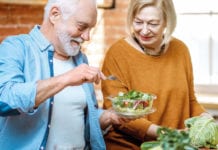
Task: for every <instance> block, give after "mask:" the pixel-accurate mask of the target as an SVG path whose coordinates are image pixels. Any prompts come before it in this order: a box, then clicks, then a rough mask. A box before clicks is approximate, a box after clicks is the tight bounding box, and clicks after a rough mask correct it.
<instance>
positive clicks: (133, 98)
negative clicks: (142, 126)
mask: <svg viewBox="0 0 218 150" xmlns="http://www.w3.org/2000/svg"><path fill="white" fill-rule="evenodd" d="M156 98H157V97H156V95H154V94H150V93H143V92H140V91H136V90H132V91H129V92H127V93H123V92H119V93H118V96H116V97H109V99H110V100H111V101H112V107H113V109H114V111H115V112H116V113H117V114H118V115H121V116H123V117H128V118H140V117H143V116H145V115H147V114H150V113H153V112H155V111H156V109H155V108H153V101H154V100H155V99H156Z"/></svg>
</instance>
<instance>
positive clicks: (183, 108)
mask: <svg viewBox="0 0 218 150" xmlns="http://www.w3.org/2000/svg"><path fill="white" fill-rule="evenodd" d="M175 26H176V13H175V9H174V5H173V2H172V0H130V3H129V8H128V16H127V29H128V32H129V36H128V37H126V38H122V39H120V40H119V41H117V42H116V43H115V44H114V45H112V46H111V47H110V48H109V50H108V52H107V54H106V57H105V60H104V63H103V68H102V70H103V73H104V74H105V75H110V74H113V75H115V76H117V77H118V78H119V80H121V81H122V83H121V82H116V81H106V80H105V81H103V82H102V91H103V95H104V97H108V96H110V95H117V94H118V92H120V91H122V92H127V91H130V90H138V91H142V92H146V93H153V94H155V95H156V96H157V99H156V100H155V101H154V104H153V106H154V107H155V108H156V112H154V113H152V114H149V115H147V116H145V117H142V118H140V119H136V120H133V121H130V122H128V123H124V124H122V125H119V126H113V128H111V129H110V131H109V132H108V134H107V135H106V136H105V141H106V146H107V149H108V150H112V149H113V150H116V149H131V150H132V149H135V150H137V149H140V148H139V147H140V144H141V143H142V142H143V141H146V140H154V139H155V138H156V137H157V134H156V131H157V129H158V128H159V127H160V126H163V127H170V128H175V129H184V120H185V119H187V118H190V117H193V116H198V115H204V114H206V112H205V109H204V108H203V107H202V106H201V105H200V104H199V103H198V102H197V100H196V97H195V94H194V87H193V71H192V63H191V58H190V54H189V50H188V48H187V46H186V45H185V44H184V43H183V42H182V41H181V40H179V39H177V38H175V37H172V33H173V31H174V29H175ZM103 106H104V108H110V107H111V101H110V100H107V99H105V101H104V105H103Z"/></svg>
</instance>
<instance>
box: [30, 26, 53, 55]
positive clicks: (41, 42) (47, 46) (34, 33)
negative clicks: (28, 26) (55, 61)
mask: <svg viewBox="0 0 218 150" xmlns="http://www.w3.org/2000/svg"><path fill="white" fill-rule="evenodd" d="M29 34H30V36H31V37H32V38H33V40H34V41H35V42H36V44H37V45H38V46H39V48H40V51H42V52H43V51H45V50H51V51H54V48H53V46H52V44H51V43H50V42H49V41H48V40H47V39H46V38H45V36H44V35H43V34H42V32H41V31H40V26H39V25H35V26H34V28H33V29H32V30H31V31H30V33H29Z"/></svg>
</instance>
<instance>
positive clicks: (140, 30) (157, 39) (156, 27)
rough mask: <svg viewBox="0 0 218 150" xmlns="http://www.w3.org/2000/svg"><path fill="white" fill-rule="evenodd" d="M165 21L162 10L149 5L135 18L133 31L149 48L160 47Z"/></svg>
mask: <svg viewBox="0 0 218 150" xmlns="http://www.w3.org/2000/svg"><path fill="white" fill-rule="evenodd" d="M164 30H165V21H164V18H163V14H162V11H161V10H160V9H159V8H157V7H155V6H147V7H144V8H142V10H141V11H140V12H139V13H138V14H136V16H135V18H134V19H133V32H134V35H135V36H136V38H137V39H138V40H139V42H140V43H141V44H142V45H143V46H144V47H147V48H150V49H155V48H158V47H159V46H160V44H161V42H162V39H163V34H164Z"/></svg>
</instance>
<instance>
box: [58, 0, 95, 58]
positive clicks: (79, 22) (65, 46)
mask: <svg viewBox="0 0 218 150" xmlns="http://www.w3.org/2000/svg"><path fill="white" fill-rule="evenodd" d="M91 2H92V3H93V1H92V0H88V1H87V0H81V1H79V3H78V5H76V6H75V8H74V10H73V12H72V14H71V15H70V17H68V18H67V19H63V18H64V17H63V15H64V14H61V17H60V19H59V20H58V21H57V22H56V23H55V24H54V30H55V36H56V49H55V51H56V52H57V53H59V54H62V55H64V56H75V55H77V54H78V52H79V50H80V48H81V44H82V43H83V42H84V41H89V40H90V31H91V29H92V28H93V27H94V26H95V24H96V19H97V10H96V7H90V5H91V4H90V3H91ZM92 5H93V4H92ZM93 6H94V5H93ZM84 10H85V11H84Z"/></svg>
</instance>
